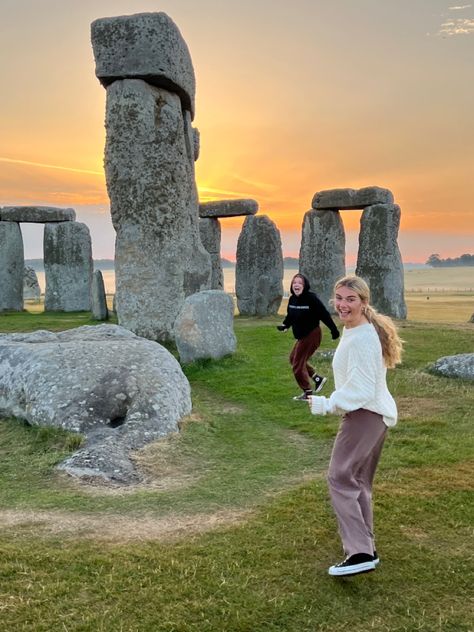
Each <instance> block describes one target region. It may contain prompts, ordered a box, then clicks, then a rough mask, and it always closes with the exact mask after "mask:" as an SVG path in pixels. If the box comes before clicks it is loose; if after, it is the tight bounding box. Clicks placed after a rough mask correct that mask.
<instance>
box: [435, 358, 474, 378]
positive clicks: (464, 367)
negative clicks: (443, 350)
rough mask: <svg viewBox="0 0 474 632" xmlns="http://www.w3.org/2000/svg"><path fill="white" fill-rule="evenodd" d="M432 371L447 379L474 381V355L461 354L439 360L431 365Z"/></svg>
mask: <svg viewBox="0 0 474 632" xmlns="http://www.w3.org/2000/svg"><path fill="white" fill-rule="evenodd" d="M430 371H431V372H432V373H437V374H439V375H444V376H445V377H454V378H462V379H464V380H474V353H460V354H458V355H453V356H444V357H442V358H439V359H438V360H436V362H434V364H432V365H431V367H430Z"/></svg>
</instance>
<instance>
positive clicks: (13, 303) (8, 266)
mask: <svg viewBox="0 0 474 632" xmlns="http://www.w3.org/2000/svg"><path fill="white" fill-rule="evenodd" d="M24 266H25V259H24V254H23V238H22V236H21V231H20V226H19V225H18V224H16V223H14V222H0V312H1V311H8V310H12V311H16V312H21V310H22V309H23V272H24Z"/></svg>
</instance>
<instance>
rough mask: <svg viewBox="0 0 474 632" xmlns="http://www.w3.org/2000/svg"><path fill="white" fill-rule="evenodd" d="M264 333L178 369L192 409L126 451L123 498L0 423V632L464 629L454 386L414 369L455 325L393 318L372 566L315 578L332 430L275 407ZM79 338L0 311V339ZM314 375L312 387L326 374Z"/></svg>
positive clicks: (461, 449)
mask: <svg viewBox="0 0 474 632" xmlns="http://www.w3.org/2000/svg"><path fill="white" fill-rule="evenodd" d="M425 300H426V299H425ZM430 301H431V298H430ZM446 316H447V317H449V316H450V312H449V311H447V312H446ZM451 316H452V314H451ZM92 322H93V321H92ZM278 322H279V318H266V319H251V318H248V319H246V318H236V321H235V329H236V334H237V336H238V350H237V353H236V354H235V355H234V356H233V357H231V358H225V359H223V360H220V361H218V362H210V361H209V362H201V363H197V364H194V365H190V366H188V367H186V368H185V372H186V374H187V376H188V378H189V380H190V382H191V386H192V394H193V413H192V415H191V416H190V417H189V418H188V419H187V420H186V421H185V423H184V424H183V428H182V431H181V432H180V433H179V434H177V435H173V436H171V437H169V438H168V439H167V440H164V441H161V442H157V443H154V444H152V445H150V446H148V447H147V448H146V449H144V450H142V451H140V452H139V453H137V454H136V462H137V464H138V466H139V467H141V468H142V470H143V472H144V473H145V474H146V477H147V482H146V483H145V484H142V485H140V486H137V487H133V488H128V489H125V490H123V489H122V490H120V489H115V488H110V487H106V488H104V487H99V486H94V487H88V486H85V485H82V484H79V483H77V482H74V481H73V480H72V479H69V478H66V477H65V476H64V475H60V474H59V473H58V472H57V471H56V470H55V469H54V465H55V464H56V463H58V462H59V461H61V460H62V459H63V458H64V457H65V456H66V455H67V454H69V453H70V452H71V450H73V449H74V448H75V447H76V446H77V437H76V436H74V435H70V434H67V433H64V432H60V431H57V430H52V429H45V428H33V427H30V426H27V425H24V424H23V423H22V422H20V421H16V420H10V419H2V420H0V630H1V631H2V632H3V631H5V632H7V631H8V632H11V631H14V632H23V631H25V632H26V631H28V632H29V631H35V632H46V631H48V632H50V631H54V632H56V631H58V632H59V631H68V632H71V631H75V632H76V631H77V632H78V631H81V632H83V631H84V632H86V631H93V632H95V631H104V632H115V631H122V632H148V631H149V632H191V631H192V632H221V631H225V632H244V631H245V632H267V631H268V632H276V631H278V632H315V631H319V630H321V631H328V632H333V631H334V632H338V631H341V632H342V631H343V630H344V631H345V630H352V631H355V632H362V631H366V630H377V631H381V632H385V631H387V632H402V631H406V632H412V631H413V630H423V631H425V632H437V631H439V632H471V631H472V630H473V629H474V626H473V623H472V622H473V620H474V617H473V601H472V581H473V579H474V568H473V558H472V542H473V524H474V510H473V507H474V503H473V484H472V480H473V478H472V477H473V470H474V467H473V458H472V455H473V453H474V451H473V447H474V446H473V429H472V410H473V409H474V389H473V385H472V383H470V382H463V381H460V380H448V379H445V378H440V377H435V376H433V375H431V374H429V373H428V372H426V367H427V366H428V365H429V363H430V362H432V361H433V360H435V359H436V358H438V357H440V356H442V355H448V354H455V353H463V352H466V351H474V346H473V334H474V331H473V330H474V325H472V324H467V323H459V324H456V323H454V322H451V323H450V324H445V325H443V326H442V327H440V326H439V323H429V322H422V321H418V322H415V321H411V320H410V321H407V322H404V323H400V328H401V335H402V337H403V339H404V340H405V348H406V351H405V355H404V362H403V364H402V365H401V367H399V368H397V369H396V370H394V371H391V372H390V375H389V380H390V388H391V390H392V392H393V393H394V395H395V397H396V399H397V402H398V405H399V410H400V422H399V424H398V425H397V426H396V428H394V429H392V430H391V431H390V433H389V438H388V440H387V444H386V446H385V449H384V453H383V455H382V461H381V464H380V468H379V472H378V476H377V479H376V484H375V517H376V528H377V535H378V539H377V548H378V550H379V553H380V556H381V560H382V562H381V565H380V567H379V569H378V570H377V571H376V572H375V573H371V574H368V575H363V576H359V577H357V578H351V579H336V580H334V579H332V578H330V577H329V576H328V575H327V566H328V565H329V564H331V563H333V562H334V561H338V560H339V559H340V557H341V550H340V544H339V539H338V536H337V533H336V524H335V520H334V517H333V515H332V512H331V509H330V506H329V501H328V494H327V490H326V484H325V480H324V475H325V470H326V467H327V462H328V456H329V453H330V449H331V444H332V441H333V438H334V435H335V433H336V431H337V425H338V419H337V418H336V417H325V418H317V417H312V416H310V415H309V413H308V411H307V408H306V406H305V405H304V404H299V403H295V402H293V401H291V396H292V395H293V394H294V393H295V392H296V391H295V385H294V383H293V379H292V376H291V374H290V371H289V367H288V364H287V355H288V352H289V349H290V347H291V344H292V340H291V338H290V336H289V335H288V334H280V333H279V332H277V331H276V329H275V325H276V324H277V323H278ZM81 324H91V321H89V316H88V315H84V314H45V313H43V314H28V313H22V314H4V315H0V331H20V330H21V331H27V330H32V329H41V328H49V329H64V328H68V327H72V326H77V325H81ZM334 345H335V343H333V342H332V341H331V340H330V339H329V336H327V335H326V336H325V338H324V341H323V348H325V349H326V348H333V347H334ZM318 369H320V372H321V373H323V374H325V375H328V376H330V374H331V371H330V364H329V362H328V361H327V360H320V361H319V363H318ZM332 385H333V384H332V380H331V379H330V380H329V383H328V385H327V386H326V388H325V391H326V392H327V393H329V392H330V390H331V388H332Z"/></svg>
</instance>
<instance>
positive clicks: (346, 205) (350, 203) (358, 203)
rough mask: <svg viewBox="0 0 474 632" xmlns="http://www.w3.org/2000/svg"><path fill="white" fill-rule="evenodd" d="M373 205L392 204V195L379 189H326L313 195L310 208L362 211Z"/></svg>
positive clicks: (386, 190)
mask: <svg viewBox="0 0 474 632" xmlns="http://www.w3.org/2000/svg"><path fill="white" fill-rule="evenodd" d="M373 204H393V193H392V192H391V191H389V189H382V188H381V187H364V188H363V189H328V190H326V191H319V193H315V195H314V197H313V201H312V203H311V206H312V207H313V208H314V209H318V210H323V209H337V210H343V209H345V210H351V209H363V208H365V207H366V206H372V205H373Z"/></svg>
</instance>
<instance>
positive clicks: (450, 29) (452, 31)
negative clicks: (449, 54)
mask: <svg viewBox="0 0 474 632" xmlns="http://www.w3.org/2000/svg"><path fill="white" fill-rule="evenodd" d="M472 34H474V19H470V18H458V19H456V20H446V22H443V24H441V28H440V29H439V31H438V35H442V36H443V35H444V36H447V37H453V36H454V35H472Z"/></svg>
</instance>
